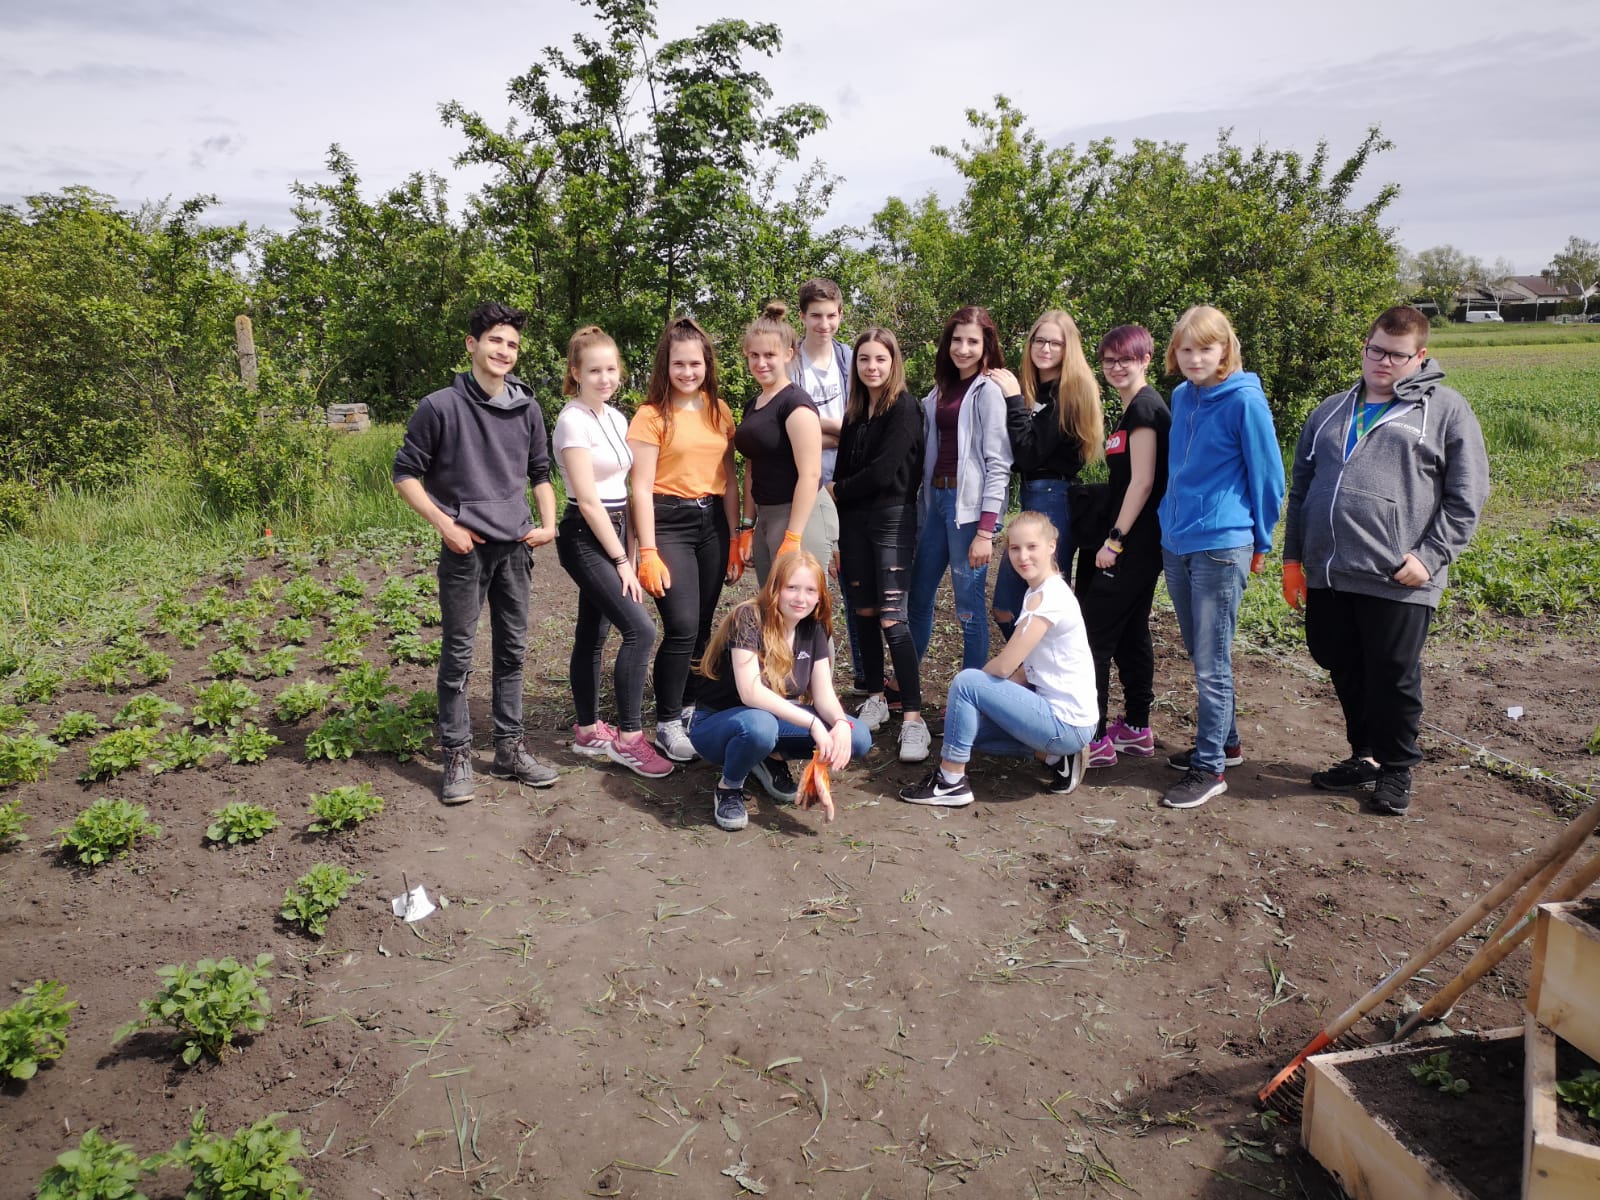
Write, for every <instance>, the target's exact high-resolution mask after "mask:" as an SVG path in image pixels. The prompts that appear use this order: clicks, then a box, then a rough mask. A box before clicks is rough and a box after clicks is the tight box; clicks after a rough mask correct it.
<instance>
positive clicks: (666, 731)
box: [656, 721, 695, 763]
mask: <svg viewBox="0 0 1600 1200" xmlns="http://www.w3.org/2000/svg"><path fill="white" fill-rule="evenodd" d="M656 749H657V750H659V751H661V753H662V754H664V755H665V756H666V757H667V758H670V759H671V760H672V761H673V762H680V763H686V762H693V761H694V758H695V753H694V743H693V742H691V741H690V740H689V735H688V734H687V733H685V732H684V731H683V722H682V721H657V722H656Z"/></svg>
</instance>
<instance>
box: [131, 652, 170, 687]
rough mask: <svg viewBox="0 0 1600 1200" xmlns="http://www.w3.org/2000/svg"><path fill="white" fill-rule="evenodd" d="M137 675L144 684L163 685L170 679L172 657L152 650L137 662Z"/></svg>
mask: <svg viewBox="0 0 1600 1200" xmlns="http://www.w3.org/2000/svg"><path fill="white" fill-rule="evenodd" d="M139 674H141V675H143V676H144V681H145V682H146V683H163V682H165V681H166V680H168V679H171V678H172V655H170V654H163V653H162V652H161V651H159V650H152V651H150V653H149V654H146V655H145V656H144V657H143V658H141V659H140V660H139Z"/></svg>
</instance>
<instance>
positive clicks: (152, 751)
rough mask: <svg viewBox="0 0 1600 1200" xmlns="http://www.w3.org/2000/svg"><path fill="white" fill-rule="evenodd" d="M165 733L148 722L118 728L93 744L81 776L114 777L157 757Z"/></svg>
mask: <svg viewBox="0 0 1600 1200" xmlns="http://www.w3.org/2000/svg"><path fill="white" fill-rule="evenodd" d="M161 741H162V738H161V732H160V730H156V729H151V728H150V727H149V726H147V725H134V726H131V727H130V728H128V729H114V730H112V731H111V732H110V733H108V734H106V735H105V737H103V738H101V739H100V740H99V741H98V742H96V743H95V744H94V745H93V746H90V747H89V765H88V766H87V767H86V768H85V770H84V772H83V774H82V775H81V776H79V778H81V779H83V780H85V781H86V782H88V781H93V780H96V779H110V778H111V777H112V776H113V775H120V774H122V772H124V771H131V770H133V769H134V768H135V767H137V766H140V765H141V764H142V763H144V762H146V761H148V760H149V759H152V758H154V757H156V755H157V754H159V753H160V750H161Z"/></svg>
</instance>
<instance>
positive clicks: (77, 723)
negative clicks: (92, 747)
mask: <svg viewBox="0 0 1600 1200" xmlns="http://www.w3.org/2000/svg"><path fill="white" fill-rule="evenodd" d="M104 728H105V726H104V725H102V724H100V718H98V717H96V716H95V715H94V714H93V713H91V712H81V711H79V710H78V709H73V710H72V711H71V712H64V713H62V714H61V720H59V721H57V722H56V727H55V728H54V729H53V730H51V731H50V740H51V741H52V742H55V743H56V745H58V746H69V745H71V744H72V743H73V742H75V741H77V740H78V739H79V738H86V737H89V736H90V735H91V734H96V733H99V732H100V731H101V730H102V729H104Z"/></svg>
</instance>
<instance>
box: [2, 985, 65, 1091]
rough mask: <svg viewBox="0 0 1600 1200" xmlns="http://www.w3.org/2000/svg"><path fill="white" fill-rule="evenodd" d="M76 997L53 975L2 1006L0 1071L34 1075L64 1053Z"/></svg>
mask: <svg viewBox="0 0 1600 1200" xmlns="http://www.w3.org/2000/svg"><path fill="white" fill-rule="evenodd" d="M77 1007H78V1002H77V1001H76V1000H68V999H67V989H66V987H65V986H64V985H63V984H61V983H58V982H57V981H56V980H54V979H35V980H34V981H33V983H32V984H30V985H29V986H28V987H25V988H23V989H22V999H20V1000H18V1001H17V1002H16V1003H15V1004H13V1005H12V1006H11V1007H10V1008H7V1009H4V1010H0V1075H4V1076H5V1077H6V1078H8V1079H32V1078H33V1077H34V1075H36V1074H37V1073H38V1071H39V1067H40V1066H41V1065H42V1064H44V1063H47V1062H52V1061H54V1060H55V1059H58V1058H60V1057H61V1054H62V1052H63V1051H64V1050H66V1048H67V1026H68V1025H69V1024H70V1023H71V1021H72V1010H73V1009H75V1008H77Z"/></svg>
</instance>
